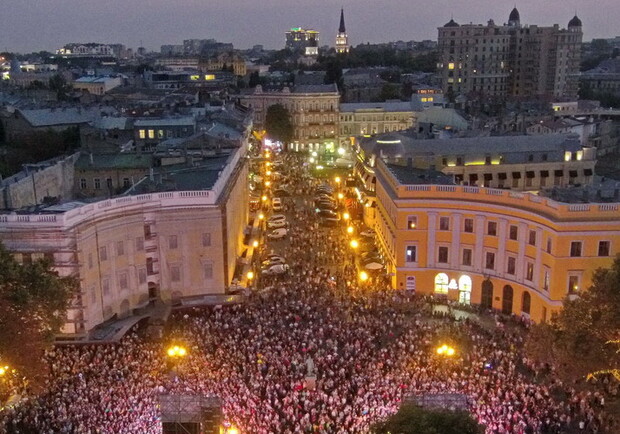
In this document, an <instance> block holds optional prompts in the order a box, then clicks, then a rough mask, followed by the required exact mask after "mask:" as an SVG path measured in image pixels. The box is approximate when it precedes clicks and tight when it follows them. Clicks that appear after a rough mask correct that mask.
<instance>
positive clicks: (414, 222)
mask: <svg viewBox="0 0 620 434" xmlns="http://www.w3.org/2000/svg"><path fill="white" fill-rule="evenodd" d="M417 227H418V218H417V217H416V216H413V215H410V216H409V217H408V218H407V229H415V228H417Z"/></svg>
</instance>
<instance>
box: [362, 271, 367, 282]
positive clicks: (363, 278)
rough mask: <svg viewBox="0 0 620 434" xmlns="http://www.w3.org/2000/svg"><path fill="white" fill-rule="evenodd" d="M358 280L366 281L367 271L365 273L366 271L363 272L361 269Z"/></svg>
mask: <svg viewBox="0 0 620 434" xmlns="http://www.w3.org/2000/svg"><path fill="white" fill-rule="evenodd" d="M360 280H361V281H362V282H366V281H367V280H368V273H367V272H365V271H362V272H361V273H360Z"/></svg>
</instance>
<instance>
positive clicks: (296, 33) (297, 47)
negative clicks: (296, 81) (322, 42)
mask: <svg viewBox="0 0 620 434" xmlns="http://www.w3.org/2000/svg"><path fill="white" fill-rule="evenodd" d="M284 48H288V49H290V50H293V51H297V52H300V53H301V54H304V55H306V56H318V55H319V32H318V31H317V30H312V29H303V28H301V27H292V28H291V30H289V31H287V32H286V43H285V45H284Z"/></svg>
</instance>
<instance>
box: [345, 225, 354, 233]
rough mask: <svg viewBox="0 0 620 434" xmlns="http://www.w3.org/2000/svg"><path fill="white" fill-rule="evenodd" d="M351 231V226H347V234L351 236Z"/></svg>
mask: <svg viewBox="0 0 620 434" xmlns="http://www.w3.org/2000/svg"><path fill="white" fill-rule="evenodd" d="M353 230H354V229H353V226H349V227H348V228H347V233H349V234H352V233H353Z"/></svg>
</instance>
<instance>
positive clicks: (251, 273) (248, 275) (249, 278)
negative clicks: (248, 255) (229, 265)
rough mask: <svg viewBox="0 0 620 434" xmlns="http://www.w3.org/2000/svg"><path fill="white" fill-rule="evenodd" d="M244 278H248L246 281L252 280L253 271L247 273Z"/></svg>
mask: <svg viewBox="0 0 620 434" xmlns="http://www.w3.org/2000/svg"><path fill="white" fill-rule="evenodd" d="M245 277H247V278H248V280H250V281H251V280H252V279H254V272H253V271H248V274H246V275H245Z"/></svg>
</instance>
